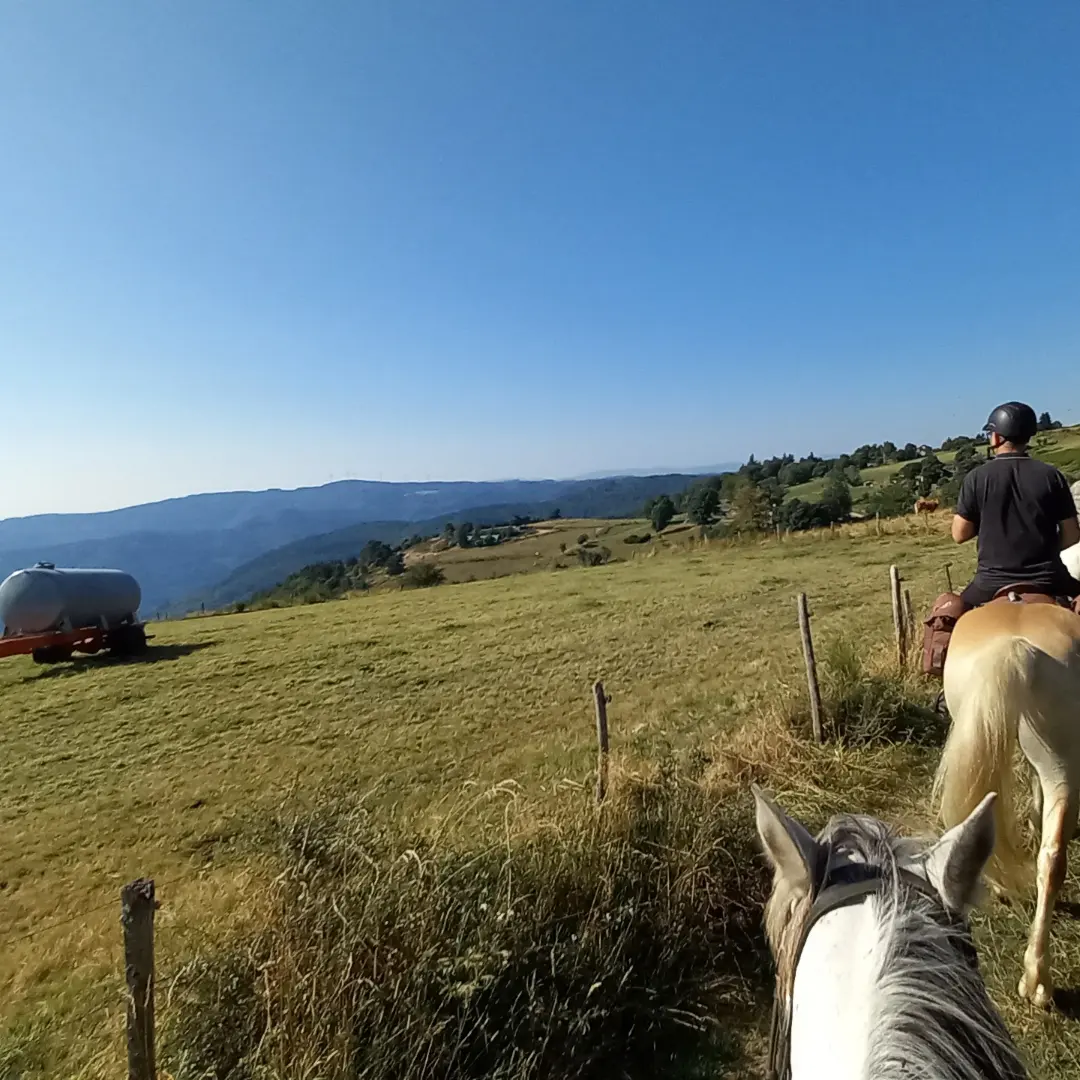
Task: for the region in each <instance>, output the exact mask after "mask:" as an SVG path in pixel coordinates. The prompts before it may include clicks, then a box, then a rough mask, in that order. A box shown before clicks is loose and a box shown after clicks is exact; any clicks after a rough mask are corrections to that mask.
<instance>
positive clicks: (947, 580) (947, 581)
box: [945, 562, 953, 592]
mask: <svg viewBox="0 0 1080 1080" xmlns="http://www.w3.org/2000/svg"><path fill="white" fill-rule="evenodd" d="M950 566H952V563H951V562H947V563H946V564H945V584H946V585H948V586H949V592H952V591H953V587H952V574H951V573H949V567H950Z"/></svg>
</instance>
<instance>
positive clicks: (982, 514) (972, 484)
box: [956, 453, 1076, 585]
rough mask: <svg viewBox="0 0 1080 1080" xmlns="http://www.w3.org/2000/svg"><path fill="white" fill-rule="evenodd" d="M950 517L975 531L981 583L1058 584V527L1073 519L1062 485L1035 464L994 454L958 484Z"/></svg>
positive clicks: (1060, 568) (1047, 468) (1068, 494)
mask: <svg viewBox="0 0 1080 1080" xmlns="http://www.w3.org/2000/svg"><path fill="white" fill-rule="evenodd" d="M956 512H957V513H958V514H959V515H960V516H961V517H963V518H966V519H967V520H968V521H972V522H974V523H975V525H976V527H977V529H978V553H979V576H980V577H981V578H983V579H984V580H985V581H986V582H987V583H992V582H993V583H997V584H1000V585H1010V584H1012V583H1013V582H1045V583H1046V584H1048V585H1049V584H1051V583H1053V582H1054V581H1056V580H1058V579H1059V578H1060V576H1061V574H1062V572H1063V571H1064V565H1063V564H1062V562H1061V550H1060V548H1061V542H1060V539H1059V533H1058V525H1059V524H1060V523H1061V522H1062V521H1064V520H1065V519H1066V518H1069V517H1071V516H1073V515H1074V514H1075V513H1076V508H1075V506H1074V504H1073V497H1072V493H1071V492H1070V490H1069V484H1068V481H1067V480H1066V479H1065V477H1064V476H1063V475H1062V473H1061V472H1060V470H1058V469H1056V468H1054V466H1052V465H1049V464H1047V463H1046V462H1044V461H1039V460H1038V459H1037V458H1032V457H1028V456H1027V455H1026V454H1019V453H1011V454H1010V453H999V454H997V456H996V457H994V458H992V459H991V460H989V461H987V462H985V463H984V464H982V465H980V466H979V467H978V468H977V469H973V470H972V471H971V472H970V473H968V475H967V476H966V477H965V478H964V483H963V486H962V488H961V491H960V498H959V499H958V500H957V503H956Z"/></svg>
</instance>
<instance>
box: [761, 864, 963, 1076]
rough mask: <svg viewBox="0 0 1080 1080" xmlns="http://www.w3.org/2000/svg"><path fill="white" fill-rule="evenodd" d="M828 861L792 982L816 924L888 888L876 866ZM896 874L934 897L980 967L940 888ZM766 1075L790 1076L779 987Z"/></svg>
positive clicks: (787, 1026) (820, 871) (817, 879)
mask: <svg viewBox="0 0 1080 1080" xmlns="http://www.w3.org/2000/svg"><path fill="white" fill-rule="evenodd" d="M828 861H829V853H828V852H827V851H823V852H822V858H821V865H819V866H818V867H817V869H816V873H815V874H814V876H813V882H814V885H813V896H814V901H813V906H812V907H811V908H810V914H809V916H808V917H807V919H806V922H805V923H804V925H803V928H802V932H801V933H800V934H799V940H798V942H797V943H796V946H795V957H794V961H793V963H792V967H791V971H792V982H793V983H794V973H795V969H796V968H797V967H798V964H799V957H800V956H801V955H802V951H803V947H804V946H805V945H806V939H807V938H808V937H809V936H810V931H811V930H813V928H814V926H815V924H816V923H817V922H818V921H819V920H820V919H823V918H824V917H825V916H826V915H828V914H830V912H833V911H839V910H840V909H841V908H845V907H851V906H853V905H854V904H860V903H862V902H863V901H864V900H867V899H869V898H870V897H871V896H876V895H879V894H880V893H882V892H883V891H884V889H885V884H886V879H885V878H884V877H883V875H882V873H881V871H880V870H879V869H878V868H877V867H874V866H868V865H867V864H865V863H846V864H844V865H842V866H838V867H835V868H833V869H832V871H831V872H830V870H829V868H828ZM895 874H896V876H897V878H898V879H899V881H900V883H901V884H902V885H903V886H904V887H905V888H907V889H910V890H912V891H913V892H917V893H921V894H922V895H923V896H927V897H930V898H931V899H932V900H934V901H935V905H936V907H937V909H938V912H939V917H940V919H941V920H942V921H943V922H945V923H947V924H948V925H951V926H954V927H957V928H959V929H961V930H962V931H963V933H962V934H961V935H960V936H959V938H958V941H957V947H958V948H959V950H960V951H961V953H962V954H963V956H964V958H965V959H966V960H967V961H968V963H969V964H970V965H971V966H972V967H973V968H975V969H976V970H978V967H979V959H978V954H977V953H976V951H975V945H974V943H973V942H972V940H971V936H970V934H969V933H968V930H967V922H966V921H965V920H964V919H963V918H962V917H961V916H959V915H954V914H953V913H951V912H949V911H947V910H946V909H945V908H944V907H943V906H942V904H941V897H940V896H939V895H938V893H937V890H936V889H935V888H934V887H933V886H932V885H931V884H930V883H929V882H927V881H926V879H925V878H923V877H921V876H920V875H918V874H916V873H913V872H912V871H910V870H907V869H905V868H904V867H899V866H898V867H896V869H895ZM765 1075H766V1078H767V1080H791V1013H790V1011H789V1009H788V1006H787V1003H786V1002H785V1001H784V999H783V997H782V995H781V994H780V993H779V991H778V990H777V991H776V992H774V994H773V1006H772V1021H771V1024H770V1029H769V1058H768V1062H767V1065H766V1070H765Z"/></svg>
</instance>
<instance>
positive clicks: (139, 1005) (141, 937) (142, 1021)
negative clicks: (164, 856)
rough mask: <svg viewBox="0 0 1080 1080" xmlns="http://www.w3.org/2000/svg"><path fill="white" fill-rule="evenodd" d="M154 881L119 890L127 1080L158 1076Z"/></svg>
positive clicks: (137, 883)
mask: <svg viewBox="0 0 1080 1080" xmlns="http://www.w3.org/2000/svg"><path fill="white" fill-rule="evenodd" d="M156 908H157V903H156V901H155V900H154V882H153V881H152V880H148V879H146V878H139V880H137V881H132V882H131V883H130V884H128V885H125V886H124V887H123V888H122V889H121V890H120V924H121V926H122V927H123V929H124V975H125V977H126V980H127V1051H128V1080H157V1062H156V1061H155V1052H154V911H155V909H156Z"/></svg>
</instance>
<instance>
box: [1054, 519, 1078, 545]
mask: <svg viewBox="0 0 1080 1080" xmlns="http://www.w3.org/2000/svg"><path fill="white" fill-rule="evenodd" d="M1058 538H1059V539H1060V541H1061V550H1062V551H1064V550H1065V549H1066V548H1069V547H1072V546H1073V544H1080V522H1078V521H1077V520H1076V517H1075V516H1073V517H1071V518H1066V519H1065V520H1064V521H1063V522H1061V524H1060V525H1058Z"/></svg>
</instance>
